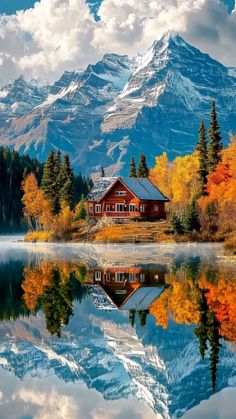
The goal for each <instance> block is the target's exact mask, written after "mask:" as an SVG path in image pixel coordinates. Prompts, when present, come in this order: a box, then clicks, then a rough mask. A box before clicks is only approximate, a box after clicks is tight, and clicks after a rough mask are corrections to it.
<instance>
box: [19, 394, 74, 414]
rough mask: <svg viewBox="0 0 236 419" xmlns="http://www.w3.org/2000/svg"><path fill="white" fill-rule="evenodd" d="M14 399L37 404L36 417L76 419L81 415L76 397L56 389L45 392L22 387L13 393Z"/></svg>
mask: <svg viewBox="0 0 236 419" xmlns="http://www.w3.org/2000/svg"><path fill="white" fill-rule="evenodd" d="M12 399H13V400H20V401H22V402H24V403H27V404H29V403H30V404H33V405H35V406H37V408H38V409H37V413H36V414H35V415H34V419H63V418H70V419H76V418H78V417H79V408H78V405H77V404H76V402H75V400H74V398H73V397H70V396H68V395H64V394H60V393H59V392H57V391H56V390H55V389H52V390H51V391H49V392H43V391H35V390H31V389H28V388H25V387H22V388H21V389H20V390H18V391H17V392H16V393H15V394H13V396H12Z"/></svg>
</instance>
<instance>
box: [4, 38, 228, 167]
mask: <svg viewBox="0 0 236 419" xmlns="http://www.w3.org/2000/svg"><path fill="white" fill-rule="evenodd" d="M235 74H236V71H235V69H234V68H226V67H225V66H223V65H222V64H220V63H219V62H217V61H215V60H213V59H212V58H211V57H209V55H207V54H204V53H202V52H201V51H199V50H198V49H196V48H194V47H193V46H191V45H189V44H188V43H187V42H185V41H184V40H183V39H182V38H181V37H180V36H179V35H178V34H175V33H173V32H168V33H166V34H165V35H164V36H163V37H162V39H161V40H159V41H156V42H154V43H153V45H152V46H151V47H150V48H148V49H147V51H146V52H145V53H144V54H140V55H138V56H137V57H136V58H134V59H132V60H130V59H129V58H128V57H127V56H120V55H117V54H107V55H105V56H104V57H103V59H102V60H100V61H99V62H98V63H97V64H95V65H89V66H88V67H87V68H86V69H85V71H83V72H66V73H64V74H63V75H62V77H61V78H60V80H59V81H57V82H56V83H55V84H54V85H53V86H51V88H50V89H49V91H48V92H47V95H46V96H45V88H44V90H43V92H42V88H41V90H40V89H38V88H37V89H38V90H33V91H35V95H33V94H32V95H28V94H25V96H24V97H25V102H24V103H25V110H24V111H23V107H22V112H21V113H20V114H17V115H13V114H12V113H11V111H10V110H9V113H10V117H8V116H7V115H6V112H5V111H4V112H5V113H4V114H3V115H4V117H3V115H2V116H1V118H2V120H3V119H4V118H5V120H7V121H8V123H6V122H4V123H3V124H2V127H3V129H2V130H1V133H0V145H10V146H12V147H15V148H16V149H17V150H20V151H21V152H22V153H23V152H28V153H30V154H31V155H33V156H37V157H38V158H40V159H41V160H43V159H45V157H46V155H47V154H48V152H49V150H50V149H51V148H60V149H61V150H62V151H63V152H68V153H69V154H70V155H71V158H72V162H73V166H74V167H75V168H76V169H77V170H78V171H79V170H82V171H83V172H84V173H89V172H96V171H99V170H100V167H101V166H104V167H105V170H106V174H107V175H116V174H117V173H122V174H124V175H126V174H127V172H128V170H129V161H130V158H131V156H132V155H133V156H134V157H136V159H137V158H138V157H139V154H140V153H141V152H142V151H144V152H145V154H146V156H147V161H148V164H149V165H153V163H154V158H155V156H156V155H158V154H160V153H162V152H163V151H167V152H168V154H169V156H170V158H174V157H175V156H176V155H183V154H186V153H189V152H191V151H192V150H193V148H194V145H195V143H196V139H197V131H198V128H199V123H200V121H201V119H205V120H206V122H207V123H208V122H209V113H210V101H211V100H212V99H215V100H216V104H217V111H218V117H219V122H220V125H221V127H222V134H223V139H224V142H225V143H226V142H227V141H228V133H229V131H230V130H232V131H236V96H235V89H236V77H235ZM32 89H36V87H35V86H34V87H32ZM6 91H7V89H3V90H2V93H1V92H0V100H1V103H2V104H3V106H5V102H4V101H6V100H7V97H6V98H4V97H3V96H4V94H6ZM4 92H5V93H4ZM1 94H2V96H1ZM15 94H17V93H15ZM41 95H43V97H42V96H41ZM32 98H34V100H32ZM12 100H13V99H12ZM16 102H17V100H16ZM13 103H15V102H13ZM0 106H1V104H0ZM9 106H10V105H9ZM6 109H7V110H8V109H9V107H7V108H6ZM13 116H14V117H13Z"/></svg>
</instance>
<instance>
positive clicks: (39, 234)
mask: <svg viewBox="0 0 236 419" xmlns="http://www.w3.org/2000/svg"><path fill="white" fill-rule="evenodd" d="M25 241H27V242H38V241H39V242H51V241H53V233H52V232H51V231H29V232H28V233H26V235H25Z"/></svg>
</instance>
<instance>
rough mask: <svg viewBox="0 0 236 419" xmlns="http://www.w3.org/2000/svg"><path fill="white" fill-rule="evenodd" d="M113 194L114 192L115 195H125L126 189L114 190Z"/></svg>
mask: <svg viewBox="0 0 236 419" xmlns="http://www.w3.org/2000/svg"><path fill="white" fill-rule="evenodd" d="M115 194H116V196H125V195H126V191H116V192H115Z"/></svg>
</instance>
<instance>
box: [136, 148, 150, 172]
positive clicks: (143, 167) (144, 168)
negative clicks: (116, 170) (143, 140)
mask: <svg viewBox="0 0 236 419" xmlns="http://www.w3.org/2000/svg"><path fill="white" fill-rule="evenodd" d="M148 176H149V169H148V167H147V163H146V157H145V155H144V154H143V153H141V154H140V161H139V166H138V177H139V178H146V177H148Z"/></svg>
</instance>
